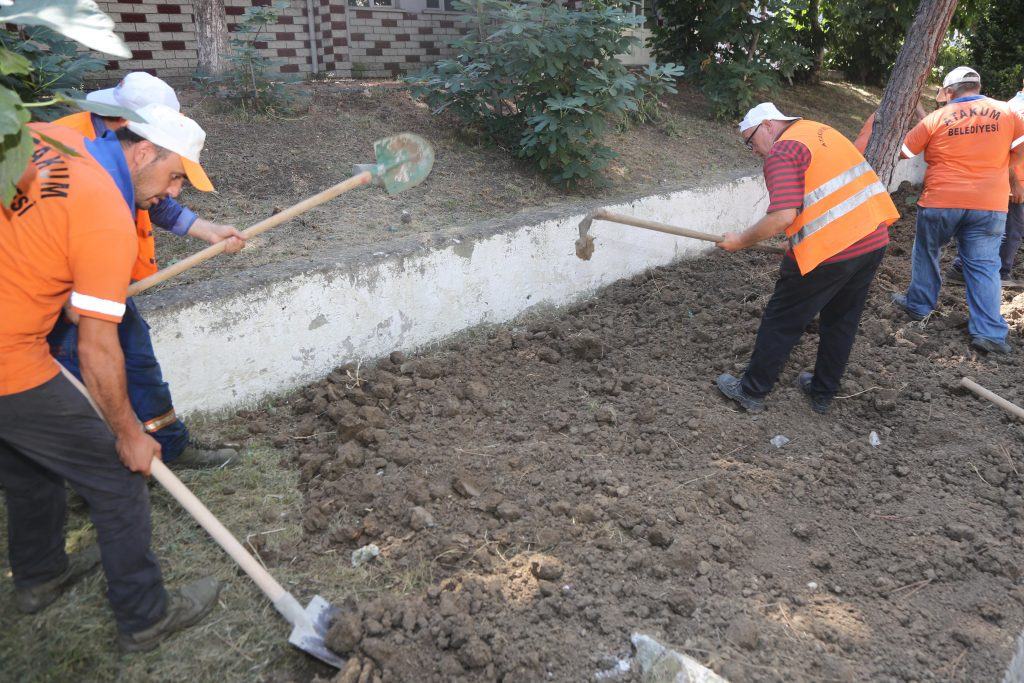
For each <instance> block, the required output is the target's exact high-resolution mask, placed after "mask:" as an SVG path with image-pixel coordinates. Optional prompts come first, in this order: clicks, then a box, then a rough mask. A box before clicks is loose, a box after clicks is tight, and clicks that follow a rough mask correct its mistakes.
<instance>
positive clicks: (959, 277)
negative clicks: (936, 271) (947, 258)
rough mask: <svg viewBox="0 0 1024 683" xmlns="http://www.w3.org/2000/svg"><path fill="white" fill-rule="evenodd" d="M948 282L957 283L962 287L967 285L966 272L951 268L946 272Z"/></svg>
mask: <svg viewBox="0 0 1024 683" xmlns="http://www.w3.org/2000/svg"><path fill="white" fill-rule="evenodd" d="M946 282H955V283H957V284H960V285H963V284H967V281H966V280H964V271H962V270H960V269H959V268H956V267H955V266H950V267H949V269H948V270H947V271H946Z"/></svg>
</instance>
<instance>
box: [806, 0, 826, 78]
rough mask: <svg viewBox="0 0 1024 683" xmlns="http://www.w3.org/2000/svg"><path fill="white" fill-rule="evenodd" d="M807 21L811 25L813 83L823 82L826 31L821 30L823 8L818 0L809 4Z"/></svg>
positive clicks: (813, 0)
mask: <svg viewBox="0 0 1024 683" xmlns="http://www.w3.org/2000/svg"><path fill="white" fill-rule="evenodd" d="M807 19H808V20H809V21H810V23H811V73H810V81H811V83H814V84H817V83H819V82H821V71H822V68H823V66H824V63H825V31H824V29H822V28H821V6H820V3H819V1H818V0H810V1H809V2H808V3H807Z"/></svg>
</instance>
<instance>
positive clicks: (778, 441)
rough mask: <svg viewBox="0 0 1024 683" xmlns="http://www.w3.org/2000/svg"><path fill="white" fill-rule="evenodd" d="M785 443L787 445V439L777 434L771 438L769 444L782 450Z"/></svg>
mask: <svg viewBox="0 0 1024 683" xmlns="http://www.w3.org/2000/svg"><path fill="white" fill-rule="evenodd" d="M787 443H789V439H788V438H787V437H785V436H783V435H782V434H777V435H775V436H773V437H772V440H771V444H772V445H773V446H775V447H776V448H782V447H783V446H785V445H786V444H787Z"/></svg>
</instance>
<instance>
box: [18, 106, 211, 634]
mask: <svg viewBox="0 0 1024 683" xmlns="http://www.w3.org/2000/svg"><path fill="white" fill-rule="evenodd" d="M38 130H39V131H40V132H43V133H45V134H46V135H48V136H49V137H51V138H57V139H60V140H61V141H62V142H64V144H66V145H68V146H69V147H71V148H72V149H73V150H74V151H75V152H76V153H77V154H78V156H72V155H66V154H64V153H62V152H61V151H60V150H58V149H55V148H54V147H53V146H51V145H50V143H48V142H45V141H41V142H37V143H36V146H35V150H34V152H33V154H32V157H31V161H30V163H29V165H28V168H27V170H26V171H25V173H24V174H23V176H22V177H21V179H20V180H19V181H18V183H17V192H16V194H15V196H14V199H13V200H12V202H11V203H10V204H8V205H6V206H3V207H2V210H0V311H3V315H0V485H2V488H3V489H4V498H5V500H6V506H7V529H8V539H7V540H8V552H9V557H10V563H11V572H12V575H13V578H14V592H15V605H16V607H17V609H18V610H19V611H21V612H23V613H29V614H32V613H36V612H40V611H42V610H43V609H45V608H46V607H47V606H48V605H50V604H51V603H53V602H54V601H55V600H57V599H58V598H59V597H60V596H61V595H62V594H63V593H64V592H66V591H67V590H68V589H69V588H70V587H71V586H73V585H74V584H75V583H76V582H77V581H78V580H80V579H81V578H82V577H83V576H85V575H86V574H87V573H89V572H90V571H92V570H94V569H95V568H96V566H97V564H98V563H100V562H102V566H103V571H104V573H105V575H106V580H107V599H108V600H109V603H110V607H111V609H112V610H113V613H114V618H115V619H116V621H117V627H118V641H119V643H120V645H121V648H122V649H123V650H125V651H129V652H134V651H140V650H150V649H153V648H155V647H156V646H157V645H158V644H159V643H160V642H161V641H162V640H164V639H165V638H167V637H168V636H169V635H171V634H172V633H175V632H177V631H180V630H182V629H184V628H187V627H189V626H191V625H193V624H195V623H197V622H198V621H199V620H200V619H202V618H203V616H204V615H206V614H207V613H208V612H209V611H210V610H211V609H213V607H214V606H215V605H216V601H217V595H218V592H219V590H220V584H219V583H218V582H217V581H216V580H215V579H213V578H204V579H201V580H199V581H196V582H194V583H191V584H189V585H187V586H185V587H183V588H181V589H178V590H174V591H170V592H167V591H165V589H164V585H163V580H162V577H161V573H160V565H159V564H158V563H157V559H156V556H155V555H154V554H153V551H152V550H151V548H150V509H149V490H148V487H147V486H146V481H145V477H144V475H145V474H147V473H148V472H149V471H150V467H151V463H152V461H153V458H158V457H160V445H159V444H158V443H157V442H156V441H155V440H154V439H153V438H152V437H151V436H149V435H148V434H146V432H145V431H143V429H142V426H141V425H140V424H139V421H138V419H137V418H136V417H135V413H134V412H133V411H132V407H131V404H130V402H129V400H128V396H127V393H126V391H125V366H124V357H123V356H122V354H121V347H120V344H119V343H118V334H117V325H118V323H119V322H120V320H121V317H122V316H123V315H124V312H125V296H126V290H127V286H128V276H129V273H130V272H131V268H132V263H133V262H134V260H135V256H136V252H137V248H138V247H137V242H136V239H135V227H134V223H133V220H132V215H131V212H130V211H129V210H128V207H127V206H126V205H125V203H124V200H123V199H122V197H121V192H120V191H119V189H118V187H117V186H116V185H115V184H114V181H113V180H112V179H111V177H110V175H109V174H108V173H106V171H104V169H103V168H102V167H101V166H100V164H99V163H98V162H97V159H96V155H95V154H94V153H93V152H94V151H95V147H93V146H92V145H93V143H90V142H88V141H85V140H83V139H82V137H81V136H77V140H74V139H71V138H69V137H65V136H64V135H66V133H67V131H66V129H63V128H61V127H59V126H54V125H45V124H44V125H41V126H40V127H39V128H38ZM62 133H63V134H64V135H62ZM176 142H177V140H176V139H175V138H170V139H169V141H168V145H169V146H171V147H172V148H173V149H174V150H175V151H170V150H168V149H163V150H161V158H160V159H159V160H158V161H155V162H154V164H155V166H154V168H153V174H154V176H159V177H163V178H166V179H167V180H166V181H165V182H167V183H170V182H171V181H170V179H171V178H172V177H175V176H178V175H182V174H183V173H184V166H183V164H182V158H181V156H180V154H179V152H183V151H185V150H181V149H179V147H178V146H177V145H176V144H175V143H176ZM139 191H141V188H139ZM161 191H164V190H161ZM69 299H70V308H71V310H72V311H73V312H74V313H75V314H76V315H77V316H79V320H80V330H79V333H80V334H79V336H80V339H79V343H78V355H79V359H80V361H81V371H82V376H83V378H84V381H85V385H86V387H88V390H89V393H90V394H91V395H92V397H93V399H94V400H95V402H96V404H97V405H98V406H99V409H100V411H102V414H103V419H101V418H100V415H99V414H97V412H96V411H95V410H94V409H93V407H92V405H91V404H90V403H89V401H88V400H87V398H86V397H85V395H83V394H82V393H81V392H80V391H79V390H78V389H77V388H76V386H75V385H74V384H73V383H72V382H71V381H69V380H68V379H67V378H66V377H65V375H64V374H63V373H62V372H61V369H60V366H59V365H58V364H57V362H56V361H55V360H54V359H53V357H52V356H51V355H50V353H49V348H48V347H47V343H46V335H47V333H48V332H49V331H50V330H51V329H52V328H53V325H54V323H55V322H56V320H57V318H58V316H60V314H61V309H62V307H63V306H64V304H65V302H67V301H69ZM104 420H105V422H104ZM108 425H109V427H108ZM65 482H67V483H68V484H70V485H71V487H72V488H74V489H75V491H77V492H78V493H79V494H80V495H81V496H82V498H83V499H85V501H86V504H87V505H88V507H89V514H90V517H91V519H92V522H93V524H94V526H95V528H96V534H97V537H98V544H99V547H98V550H97V548H96V546H92V547H90V548H87V549H86V550H84V551H82V552H80V553H77V554H72V555H71V556H68V555H67V554H66V553H65V551H64V544H65V539H64V521H65V516H66V512H67V510H66V489H65Z"/></svg>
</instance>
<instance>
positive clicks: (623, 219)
mask: <svg viewBox="0 0 1024 683" xmlns="http://www.w3.org/2000/svg"><path fill="white" fill-rule="evenodd" d="M593 216H594V219H596V220H604V221H614V222H615V223H625V224H626V225H632V226H635V227H637V228H646V229H648V230H654V231H656V232H664V233H667V234H669V235H677V236H679V237H689V238H691V239H695V240H704V241H705V242H721V241H722V236H721V235H712V234H711V233H708V232H700V231H699V230H690V229H689V228H679V227H676V226H674V225H669V224H667V223H659V222H657V221H648V220H644V219H642V218H634V217H633V216H625V215H623V214H621V213H612V212H611V211H605V210H604V209H598V210H597V211H595V212H594V214H593ZM753 248H755V249H761V250H763V251H768V252H771V253H773V254H784V253H786V250H785V249H784V248H783V247H780V246H777V245H774V244H757V245H754V247H753Z"/></svg>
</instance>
